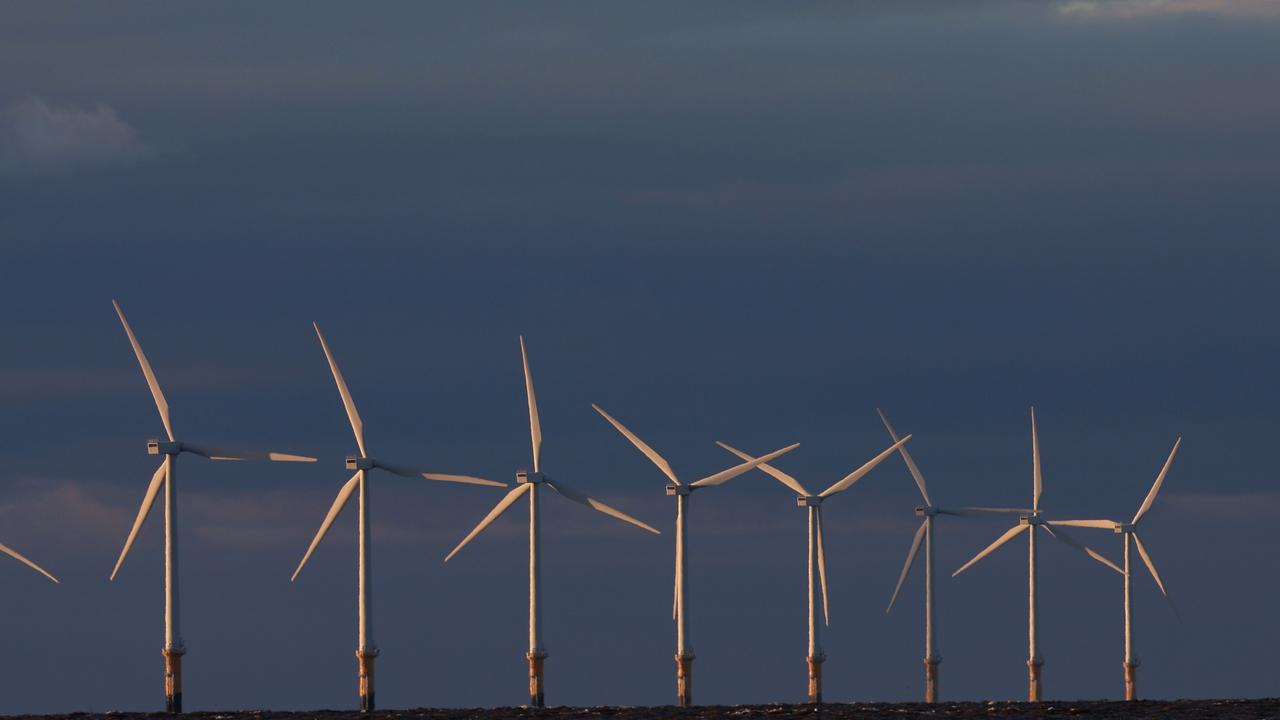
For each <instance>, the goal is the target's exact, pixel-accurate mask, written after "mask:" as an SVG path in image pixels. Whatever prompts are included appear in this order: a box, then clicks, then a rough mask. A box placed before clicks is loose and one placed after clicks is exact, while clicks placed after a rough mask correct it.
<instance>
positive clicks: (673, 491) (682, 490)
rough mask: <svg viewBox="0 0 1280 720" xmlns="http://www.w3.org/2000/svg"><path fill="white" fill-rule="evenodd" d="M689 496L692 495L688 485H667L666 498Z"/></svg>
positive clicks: (691, 489)
mask: <svg viewBox="0 0 1280 720" xmlns="http://www.w3.org/2000/svg"><path fill="white" fill-rule="evenodd" d="M691 494H693V488H692V487H691V486H689V485H668V486H667V496H668V497H675V496H677V495H691Z"/></svg>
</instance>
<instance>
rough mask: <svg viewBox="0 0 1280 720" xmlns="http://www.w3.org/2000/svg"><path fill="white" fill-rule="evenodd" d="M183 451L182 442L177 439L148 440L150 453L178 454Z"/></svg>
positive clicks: (148, 451) (148, 452)
mask: <svg viewBox="0 0 1280 720" xmlns="http://www.w3.org/2000/svg"><path fill="white" fill-rule="evenodd" d="M180 452H182V443H180V442H178V441H176V440H154V439H153V440H148V441H147V454H148V455H177V454H178V453H180Z"/></svg>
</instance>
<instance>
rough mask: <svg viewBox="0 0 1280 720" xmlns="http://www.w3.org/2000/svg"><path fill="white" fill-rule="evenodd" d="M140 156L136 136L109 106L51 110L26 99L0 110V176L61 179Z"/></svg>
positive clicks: (37, 100) (141, 149) (140, 145)
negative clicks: (31, 175)
mask: <svg viewBox="0 0 1280 720" xmlns="http://www.w3.org/2000/svg"><path fill="white" fill-rule="evenodd" d="M146 154H147V147H146V145H144V144H143V142H142V141H141V140H140V139H139V138H138V134H137V132H136V131H135V130H134V129H133V128H132V127H130V126H129V125H128V124H127V123H125V122H124V121H123V120H121V119H120V117H119V116H118V115H116V111H115V109H114V108H112V107H111V106H110V105H104V104H102V103H99V104H98V105H97V106H96V107H94V108H93V109H92V110H86V109H82V108H79V107H75V106H66V107H51V106H49V105H48V104H47V103H45V101H44V100H41V99H40V98H29V99H26V100H22V101H19V102H15V103H11V104H10V105H8V106H6V107H5V108H4V109H3V110H0V175H29V174H36V175H53V174H65V173H68V172H72V171H74V170H77V169H80V168H90V167H104V166H113V165H127V164H130V163H133V162H136V161H138V160H140V159H142V158H143V157H145V155H146Z"/></svg>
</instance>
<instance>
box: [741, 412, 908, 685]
mask: <svg viewBox="0 0 1280 720" xmlns="http://www.w3.org/2000/svg"><path fill="white" fill-rule="evenodd" d="M910 439H911V436H910V435H908V436H906V437H904V438H902V439H901V440H898V441H897V442H895V443H894V444H893V445H890V446H889V448H888V449H886V450H884V451H883V452H881V453H880V454H879V455H876V456H875V457H873V458H871V460H869V461H868V462H867V463H866V464H865V465H863V466H862V467H860V468H858V469H857V470H854V471H853V472H851V473H849V474H848V475H846V476H844V478H843V479H842V480H840V481H839V482H837V483H836V484H834V485H832V486H831V487H829V488H827V489H826V490H823V491H822V492H820V493H818V494H817V495H815V494H813V493H811V492H809V491H808V490H806V489H805V487H804V486H803V485H801V484H800V481H798V480H796V479H795V478H793V477H791V476H790V475H788V474H786V473H784V472H782V471H781V470H779V469H777V468H775V467H773V466H772V465H768V464H765V463H761V464H760V467H759V469H760V470H763V471H764V472H766V473H768V474H769V475H771V476H773V478H774V479H776V480H777V481H778V482H780V483H782V484H783V485H785V486H786V487H788V488H790V489H791V490H793V491H795V492H796V493H797V494H798V495H799V497H797V498H796V505H797V506H799V507H802V508H805V510H806V511H807V512H808V515H809V560H808V562H809V655H808V657H807V658H806V662H807V663H808V665H809V702H811V703H813V704H815V705H816V704H819V703H821V702H822V663H823V661H825V660H826V659H827V656H826V655H825V654H824V653H823V652H822V645H821V643H820V642H819V639H818V616H817V605H818V589H817V584H816V583H815V580H820V581H821V583H822V619H823V622H824V623H825V624H827V625H830V624H831V613H830V611H829V606H828V604H827V560H826V550H825V548H824V544H823V540H822V503H823V501H824V500H826V499H827V498H829V497H831V496H832V495H836V494H838V493H842V492H844V491H845V490H848V489H849V487H850V486H852V485H853V484H854V483H856V482H858V480H859V479H861V478H862V476H863V475H866V474H867V473H869V472H871V470H872V468H874V467H875V466H876V465H879V464H880V462H881V461H882V460H884V459H885V458H887V457H889V456H890V455H892V454H893V452H894V451H895V450H897V449H898V448H900V447H902V445H903V444H904V443H906V442H907V441H908V440H910ZM716 444H717V445H719V446H720V447H722V448H724V449H725V450H728V451H729V452H731V453H733V454H734V455H737V456H738V457H740V458H742V459H743V460H755V459H756V458H753V457H752V456H750V455H748V454H747V453H745V452H742V451H741V450H739V449H737V448H735V447H732V446H730V445H727V444H725V443H722V442H717V443H716ZM761 459H763V458H761ZM815 571H816V572H815Z"/></svg>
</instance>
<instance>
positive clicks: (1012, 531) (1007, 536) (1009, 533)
mask: <svg viewBox="0 0 1280 720" xmlns="http://www.w3.org/2000/svg"><path fill="white" fill-rule="evenodd" d="M1029 527H1031V526H1030V525H1022V524H1018V525H1014V526H1013V527H1011V528H1009V529H1008V530H1006V531H1005V532H1004V534H1003V535H1001V536H1000V537H998V538H996V541H995V542H993V543H991V544H990V545H988V546H987V547H986V548H985V549H983V551H982V552H980V553H978V554H977V555H974V556H973V559H972V560H970V561H969V562H967V563H965V564H964V565H961V566H960V569H959V570H957V571H955V572H953V573H951V577H955V576H957V575H959V574H960V573H962V572H964V571H965V570H968V569H969V568H971V567H973V564H974V563H976V562H978V561H979V560H981V559H982V558H984V557H986V556H988V555H990V554H991V553H992V552H994V551H995V549H996V548H998V547H1000V546H1001V545H1003V544H1005V543H1007V542H1009V541H1010V540H1012V539H1013V538H1014V536H1015V535H1017V534H1018V533H1020V532H1022V531H1023V530H1026V529H1027V528H1029Z"/></svg>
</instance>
